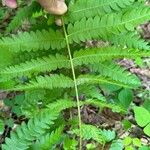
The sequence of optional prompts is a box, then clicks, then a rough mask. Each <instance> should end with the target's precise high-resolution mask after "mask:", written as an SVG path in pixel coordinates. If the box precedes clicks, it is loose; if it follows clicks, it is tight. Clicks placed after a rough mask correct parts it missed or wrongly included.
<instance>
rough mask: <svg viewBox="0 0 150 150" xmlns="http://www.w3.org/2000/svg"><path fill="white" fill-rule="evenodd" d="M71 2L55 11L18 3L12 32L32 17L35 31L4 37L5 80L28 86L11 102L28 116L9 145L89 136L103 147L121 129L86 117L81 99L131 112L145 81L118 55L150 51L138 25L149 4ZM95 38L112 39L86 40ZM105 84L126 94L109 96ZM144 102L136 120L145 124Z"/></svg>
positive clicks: (35, 146)
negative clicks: (61, 12)
mask: <svg viewBox="0 0 150 150" xmlns="http://www.w3.org/2000/svg"><path fill="white" fill-rule="evenodd" d="M66 2H67V4H68V12H67V13H66V14H64V15H62V16H55V15H50V14H48V13H46V12H45V11H43V10H42V8H41V7H40V5H39V4H38V3H37V2H36V1H34V0H33V1H32V2H30V3H29V5H28V6H25V7H23V8H21V9H19V10H18V12H17V14H16V15H15V17H14V18H13V19H12V21H11V22H10V24H9V25H8V27H7V28H6V32H5V33H6V35H7V33H9V32H13V31H16V30H17V29H18V28H19V27H20V25H21V21H22V22H23V21H24V20H25V19H27V18H28V19H29V21H30V22H31V27H30V29H29V31H27V32H21V33H19V34H13V35H11V36H3V37H2V38H1V39H0V87H1V89H3V90H6V91H17V92H19V93H21V94H23V96H24V98H23V99H22V101H21V102H19V103H18V101H17V100H16V98H14V99H12V100H10V101H14V102H13V104H12V105H11V107H12V110H13V112H14V113H15V114H16V115H18V116H20V114H21V115H25V116H26V118H28V120H27V121H25V122H23V123H22V124H21V125H20V126H18V127H17V128H16V130H15V131H12V132H11V134H10V137H7V138H6V139H5V143H4V144H3V145H2V149H3V150H10V149H13V150H29V149H30V150H48V149H57V146H58V145H59V147H60V149H65V150H74V149H78V150H81V149H83V140H85V141H88V142H91V144H93V143H96V144H93V145H94V146H96V147H98V148H104V146H105V144H106V143H107V142H111V141H112V140H113V139H114V138H115V137H116V134H115V132H114V131H110V130H103V129H100V128H99V127H96V126H94V125H92V124H85V123H84V122H83V121H82V113H81V109H82V107H84V106H88V105H92V106H95V107H97V108H99V109H102V108H104V107H107V108H110V109H112V110H113V111H115V112H120V113H126V110H127V109H128V107H129V105H130V103H131V101H132V99H133V93H132V89H137V88H139V87H140V86H141V82H140V80H139V79H138V77H137V76H135V75H133V74H131V73H129V72H128V71H126V70H125V69H124V68H122V67H121V66H119V65H118V64H117V63H116V60H118V59H122V58H127V59H133V60H135V59H137V58H142V57H148V56H150V51H149V49H150V47H149V45H148V43H147V42H146V41H145V40H143V39H141V37H140V34H139V33H138V30H137V27H138V26H139V25H140V24H142V23H144V22H146V21H148V20H149V18H150V7H149V6H145V5H144V3H143V1H142V2H137V1H136V0H124V1H122V0H105V1H103V0H76V1H75V0H68V1H66ZM41 20H42V21H41ZM58 25H59V26H58ZM93 40H97V41H103V43H105V44H101V45H94V44H93V45H92V47H89V46H87V44H86V43H87V41H93ZM114 89H115V90H114ZM103 91H107V92H109V91H111V92H112V93H113V92H114V91H117V92H118V93H119V94H118V97H117V98H118V100H119V102H116V101H115V100H114V99H113V100H111V101H110V97H107V94H105V92H103ZM117 98H116V99H117ZM8 105H9V104H8ZM137 109H139V108H137V107H136V108H135V109H134V110H135V115H136V120H137V122H138V123H139V124H140V121H142V124H140V125H141V126H142V127H145V126H146V125H147V124H148V123H149V122H147V121H146V122H144V124H143V120H141V119H140V116H141V114H139V111H138V110H137ZM142 110H143V109H142ZM76 112H77V113H76ZM146 113H147V116H149V114H148V112H146ZM76 115H77V119H76ZM144 120H145V119H144ZM148 128H149V124H148V125H147V126H146V128H145V129H144V130H145V133H146V134H148V135H149V129H148ZM117 142H118V143H117V144H116V143H113V145H112V146H111V148H110V149H111V150H117V148H118V147H117V148H116V145H117V146H118V145H120V149H121V148H123V147H122V146H121V144H120V141H117ZM93 145H86V146H87V147H94V146H93ZM114 147H115V148H114ZM94 148H95V147H94ZM120 149H119V150H120Z"/></svg>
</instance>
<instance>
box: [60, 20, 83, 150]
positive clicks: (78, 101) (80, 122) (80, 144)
mask: <svg viewBox="0 0 150 150" xmlns="http://www.w3.org/2000/svg"><path fill="white" fill-rule="evenodd" d="M62 22H63V30H64V34H65V39H66V44H67V49H68V54H69V59H70V64H71V69H72V75H73V80H74V88H75V93H76V101H77V108H78V120H79V150H82V133H81V125H82V121H81V112H80V100H79V92H78V86H77V81H76V74H75V69H74V64H73V58H72V55H71V49H70V45H69V40H68V35H67V31H66V28H65V24H64V21H63V17H62Z"/></svg>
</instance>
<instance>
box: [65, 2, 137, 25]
mask: <svg viewBox="0 0 150 150" xmlns="http://www.w3.org/2000/svg"><path fill="white" fill-rule="evenodd" d="M133 2H134V0H125V1H122V0H77V1H76V2H75V3H74V4H73V5H72V4H70V6H69V8H68V10H69V12H68V14H67V15H66V16H65V19H66V20H67V21H70V22H74V21H77V20H80V19H82V18H83V17H87V18H89V17H94V16H95V15H100V16H102V15H104V14H105V13H111V12H113V11H120V10H121V9H122V8H125V7H127V6H129V5H131V4H132V3H133Z"/></svg>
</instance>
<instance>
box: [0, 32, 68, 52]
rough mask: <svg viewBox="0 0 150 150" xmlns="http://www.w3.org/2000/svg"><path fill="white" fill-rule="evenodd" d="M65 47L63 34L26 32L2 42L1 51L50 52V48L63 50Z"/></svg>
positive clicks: (0, 44)
mask: <svg viewBox="0 0 150 150" xmlns="http://www.w3.org/2000/svg"><path fill="white" fill-rule="evenodd" d="M65 45H66V43H65V41H64V37H63V34H62V33H61V32H59V31H56V32H55V31H53V30H52V29H50V30H49V31H46V30H42V31H36V32H33V31H31V32H30V33H28V32H24V33H20V34H18V35H12V37H5V38H2V39H1V40H0V48H1V49H5V50H10V51H13V52H20V51H28V52H29V51H38V50H48V49H50V48H52V49H61V48H62V47H65Z"/></svg>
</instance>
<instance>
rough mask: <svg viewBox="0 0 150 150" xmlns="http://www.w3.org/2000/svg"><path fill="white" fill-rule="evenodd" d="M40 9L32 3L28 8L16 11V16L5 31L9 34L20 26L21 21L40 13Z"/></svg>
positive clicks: (36, 4)
mask: <svg viewBox="0 0 150 150" xmlns="http://www.w3.org/2000/svg"><path fill="white" fill-rule="evenodd" d="M40 9H41V7H40V6H39V4H38V3H36V2H33V3H32V4H31V5H30V6H26V7H23V8H20V9H19V10H18V11H17V14H16V15H15V17H14V18H13V20H12V21H11V22H10V24H9V25H8V27H7V28H6V31H7V32H11V31H13V30H14V29H16V28H18V27H19V26H20V25H21V24H22V21H24V20H25V19H27V18H29V17H31V16H32V14H33V13H34V12H38V11H40Z"/></svg>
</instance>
